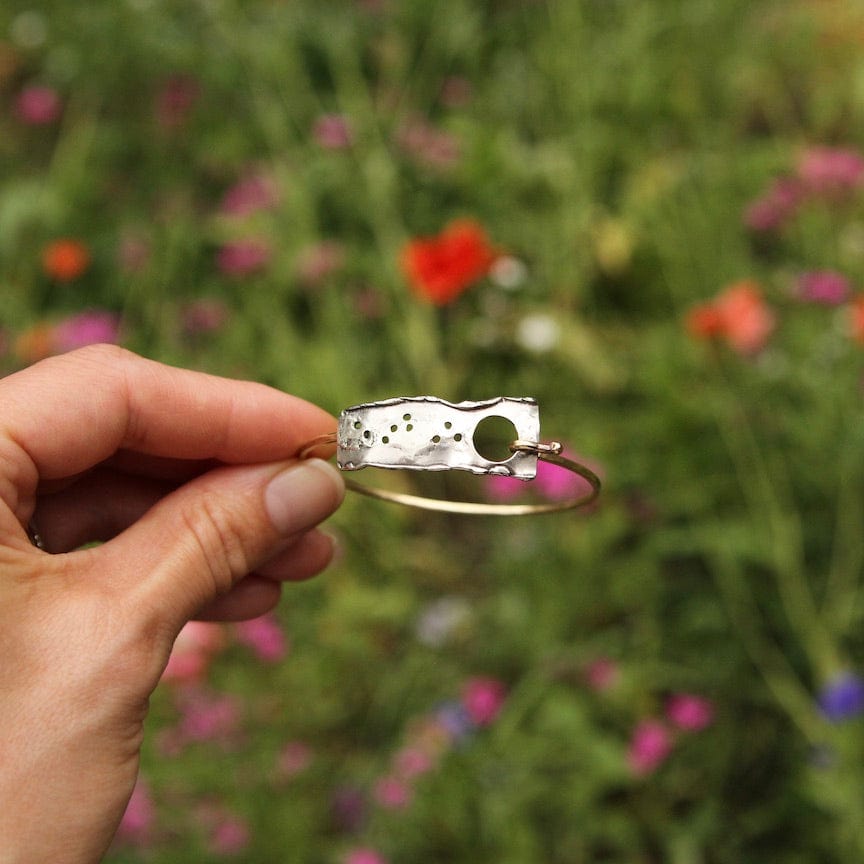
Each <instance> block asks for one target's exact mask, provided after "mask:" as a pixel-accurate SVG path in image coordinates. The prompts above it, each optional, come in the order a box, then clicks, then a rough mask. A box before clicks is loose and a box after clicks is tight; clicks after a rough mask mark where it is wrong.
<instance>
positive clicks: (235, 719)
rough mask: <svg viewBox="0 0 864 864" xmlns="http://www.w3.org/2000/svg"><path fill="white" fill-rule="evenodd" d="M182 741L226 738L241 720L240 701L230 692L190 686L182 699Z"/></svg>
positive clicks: (180, 735) (179, 702)
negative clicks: (224, 692)
mask: <svg viewBox="0 0 864 864" xmlns="http://www.w3.org/2000/svg"><path fill="white" fill-rule="evenodd" d="M178 704H179V707H180V711H181V715H182V716H181V718H180V725H179V730H178V731H179V737H180V740H181V741H187V742H192V741H225V740H227V739H229V738H230V737H231V736H232V735H233V734H234V732H236V731H237V728H238V727H239V724H240V704H239V702H238V700H237V699H236V698H235V697H233V696H229V695H224V694H219V693H210V692H208V691H206V690H186V691H184V692H183V693H182V694H181V696H180V698H179V699H178Z"/></svg>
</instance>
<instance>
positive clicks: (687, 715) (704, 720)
mask: <svg viewBox="0 0 864 864" xmlns="http://www.w3.org/2000/svg"><path fill="white" fill-rule="evenodd" d="M666 719H667V720H669V722H670V723H671V724H672V725H673V726H675V727H676V728H678V729H682V730H685V731H687V732H698V731H699V730H700V729H705V728H706V727H708V726H710V725H711V724H712V723H713V722H714V704H713V703H712V702H711V701H710V700H708V699H705V698H704V697H702V696H694V695H693V694H692V693H676V694H675V695H674V696H671V697H670V698H669V701H668V702H667V703H666Z"/></svg>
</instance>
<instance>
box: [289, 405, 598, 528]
mask: <svg viewBox="0 0 864 864" xmlns="http://www.w3.org/2000/svg"><path fill="white" fill-rule="evenodd" d="M489 417H498V418H500V417H503V418H505V419H506V420H509V421H510V422H511V423H512V424H513V427H514V428H515V430H516V438H515V439H514V440H513V441H511V442H510V444H509V445H508V448H509V451H510V454H511V455H510V456H509V457H508V458H507V459H504V460H503V461H494V460H491V459H487V458H486V457H485V456H482V455H481V454H480V453H478V452H477V449H476V446H475V443H474V433H475V432H476V430H477V427H478V426H479V425H480V423H481V422H482V421H483V420H485V419H487V418H489ZM539 439H540V409H539V407H538V405H537V402H536V400H534V399H530V398H523V399H515V398H512V397H509V396H500V397H498V398H496V399H488V400H485V401H482V402H456V403H453V402H446V401H444V400H443V399H438V398H436V397H434V396H402V397H399V398H396V399H386V400H384V401H382V402H367V403H364V404H362V405H355V406H353V407H351V408H346V409H345V410H344V411H343V412H342V413H341V414H340V415H339V425H338V428H337V431H336V432H335V433H330V434H328V435H321V436H319V437H318V438H314V439H312V440H311V441H308V442H307V443H306V444H304V445H303V446H302V447H301V448H300V451H299V457H300V458H301V459H306V458H308V457H310V456H312V455H313V454H314V453H315V452H316V451H318V450H320V449H321V448H323V447H329V448H332V447H333V445H336V464H337V465H338V466H339V468H340V469H341V470H342V471H358V470H360V469H361V468H367V467H368V468H389V469H407V470H413V471H449V470H454V469H455V470H459V471H470V472H471V473H473V474H485V475H493V476H501V477H515V478H518V479H520V480H533V479H534V477H536V475H537V460H538V459H540V460H542V461H543V462H548V463H549V464H551V465H555V466H557V467H558V468H563V469H564V470H566V471H571V472H572V473H574V474H578V475H579V476H580V477H582V478H584V479H585V480H587V481H588V483H589V484H590V486H591V489H590V491H588V492H587V493H585V494H580V495H577V496H575V497H573V498H569V499H567V500H564V501H555V502H549V503H543V504H487V503H474V502H469V501H449V500H444V499H439V498H423V497H420V496H417V495H408V494H406V493H403V492H392V491H390V490H387V489H379V488H377V487H371V486H364V485H362V484H360V483H355V482H353V481H352V480H346V483H345V485H346V486H347V487H348V488H349V489H351V490H353V491H354V492H359V493H361V494H362V495H368V496H369V497H371V498H378V499H380V500H382V501H390V502H393V503H395V504H404V505H405V506H407V507H418V508H420V509H422V510H437V511H441V512H444V513H461V514H465V515H472V516H485V515H495V516H526V515H528V514H532V513H556V512H558V511H561V510H571V509H573V508H574V507H584V506H585V505H586V504H590V503H591V502H592V501H594V499H595V498H596V497H597V496H598V495H599V494H600V479H599V478H598V477H597V475H596V474H595V473H594V472H593V471H592V470H591V469H590V468H586V467H585V466H584V465H580V464H579V463H578V462H574V461H573V460H572V459H568V458H567V457H566V456H563V455H562V453H561V451H562V449H563V448H562V445H561V444H560V443H559V442H557V441H550V442H547V443H542V442H541V441H540V440H539Z"/></svg>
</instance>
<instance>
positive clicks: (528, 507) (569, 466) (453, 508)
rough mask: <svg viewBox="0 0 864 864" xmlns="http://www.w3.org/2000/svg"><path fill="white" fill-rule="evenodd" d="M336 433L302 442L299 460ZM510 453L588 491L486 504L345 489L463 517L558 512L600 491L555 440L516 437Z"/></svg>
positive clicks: (356, 486)
mask: <svg viewBox="0 0 864 864" xmlns="http://www.w3.org/2000/svg"><path fill="white" fill-rule="evenodd" d="M337 443H338V442H337V436H336V433H335V432H331V433H329V434H327V435H321V436H319V437H317V438H313V439H312V440H311V441H308V442H307V443H306V444H304V445H303V446H302V447H301V448H300V451H299V453H298V457H299V458H300V459H308V458H310V457H311V456H312V455H313V454H314V452H315V451H316V450H318V449H320V448H322V447H333V446H335V445H336V444H337ZM508 446H509V450H510V452H511V453H528V454H532V455H535V456H536V457H537V458H538V459H540V460H542V461H543V462H548V463H549V464H550V465H555V466H556V467H558V468H563V469H564V470H565V471H570V472H572V473H573V474H577V475H578V476H580V477H582V478H583V479H584V480H587V481H588V483H589V484H590V486H591V489H590V491H589V492H587V493H586V494H584V495H578V496H575V497H574V498H568V499H565V500H564V501H554V502H548V503H545V504H487V503H482V502H473V501H450V500H447V499H442V498H424V497H421V496H419V495H409V494H408V493H405V492H391V491H390V490H388V489H379V488H377V487H375V486H364V485H363V484H361V483H356V482H354V481H353V480H349V479H346V480H345V486H346V488H348V489H350V490H352V491H353V492H358V493H359V494H361V495H366V496H368V497H369V498H377V499H379V500H380V501H389V502H391V503H393V504H402V505H404V506H405V507H415V508H417V509H420V510H435V511H437V512H439V513H458V514H461V515H464V516H529V515H534V514H540V513H559V512H561V511H562V510H573V509H575V508H577V507H585V506H587V505H588V504H590V503H591V502H593V501H594V500H596V498H597V496H598V495H599V494H600V478H599V477H598V476H597V475H596V474H595V473H594V472H593V471H592V470H591V469H590V468H587V467H586V466H585V465H581V464H580V463H578V462H574V461H573V460H572V459H568V458H567V457H566V456H562V455H561V450H562V447H561V444H560V443H559V442H557V441H551V442H549V443H540V442H536V441H522V440H520V439H517V440H515V441H512V442H511V443H510V444H509V445H508Z"/></svg>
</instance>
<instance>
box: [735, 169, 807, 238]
mask: <svg viewBox="0 0 864 864" xmlns="http://www.w3.org/2000/svg"><path fill="white" fill-rule="evenodd" d="M804 197H805V189H804V187H803V185H802V183H801V182H800V181H799V180H798V179H796V178H792V177H781V178H780V179H778V180H775V181H774V183H773V184H772V185H771V186H770V187H769V189H768V191H767V192H765V193H764V194H763V195H762V196H761V197H760V198H757V199H756V200H755V201H753V202H752V203H751V204H750V205H749V206H748V207H747V209H746V210H745V212H744V223H745V225H746V226H747V227H748V228H750V229H751V230H753V231H760V232H768V231H775V230H777V229H778V228H781V227H782V225H783V223H785V222H786V221H788V220H789V219H790V218H792V216H794V215H795V213H796V212H797V211H798V207H799V206H800V204H801V202H802V201H803V200H804Z"/></svg>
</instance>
